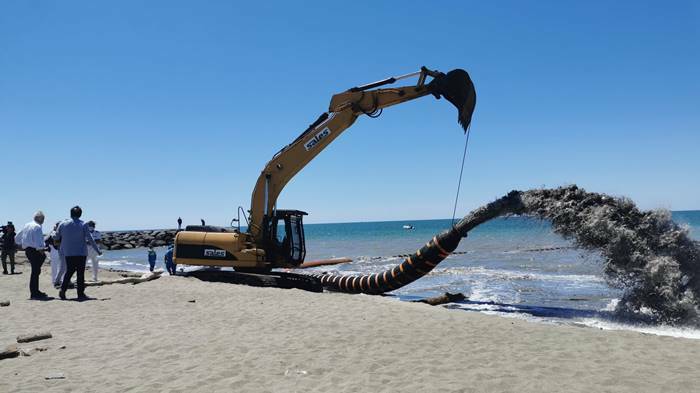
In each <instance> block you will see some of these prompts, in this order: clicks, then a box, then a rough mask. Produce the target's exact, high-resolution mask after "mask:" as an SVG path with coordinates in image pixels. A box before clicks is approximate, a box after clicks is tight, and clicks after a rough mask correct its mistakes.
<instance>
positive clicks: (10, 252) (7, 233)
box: [0, 221, 17, 274]
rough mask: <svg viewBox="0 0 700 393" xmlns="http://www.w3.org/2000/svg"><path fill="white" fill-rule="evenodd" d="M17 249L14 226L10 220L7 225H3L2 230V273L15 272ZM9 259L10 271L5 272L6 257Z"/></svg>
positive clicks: (0, 256) (0, 254)
mask: <svg viewBox="0 0 700 393" xmlns="http://www.w3.org/2000/svg"><path fill="white" fill-rule="evenodd" d="M16 251H17V245H15V226H14V225H13V224H12V221H9V222H8V223H7V225H5V226H4V228H3V231H2V252H0V258H1V259H2V274H15V252H16ZM8 258H9V259H10V272H11V273H7V259H8Z"/></svg>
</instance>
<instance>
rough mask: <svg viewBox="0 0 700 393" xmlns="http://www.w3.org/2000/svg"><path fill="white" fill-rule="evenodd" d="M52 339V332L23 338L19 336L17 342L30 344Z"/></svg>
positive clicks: (23, 336)
mask: <svg viewBox="0 0 700 393" xmlns="http://www.w3.org/2000/svg"><path fill="white" fill-rule="evenodd" d="M51 337H53V336H52V335H51V332H41V333H34V334H24V335H21V336H17V342H18V343H29V342H32V341H39V340H46V339H48V338H51Z"/></svg>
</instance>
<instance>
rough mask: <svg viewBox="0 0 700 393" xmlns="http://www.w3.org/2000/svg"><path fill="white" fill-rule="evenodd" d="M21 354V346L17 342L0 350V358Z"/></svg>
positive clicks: (14, 356)
mask: <svg viewBox="0 0 700 393" xmlns="http://www.w3.org/2000/svg"><path fill="white" fill-rule="evenodd" d="M17 356H19V348H17V345H16V344H12V345H10V346H8V347H6V348H5V349H4V350H2V351H0V359H10V358H16V357H17Z"/></svg>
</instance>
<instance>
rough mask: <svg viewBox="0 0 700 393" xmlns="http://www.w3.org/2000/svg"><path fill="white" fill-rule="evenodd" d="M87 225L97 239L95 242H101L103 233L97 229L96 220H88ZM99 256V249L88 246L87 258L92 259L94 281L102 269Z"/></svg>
mask: <svg viewBox="0 0 700 393" xmlns="http://www.w3.org/2000/svg"><path fill="white" fill-rule="evenodd" d="M87 226H88V229H89V230H90V234H92V238H93V239H94V240H95V242H99V241H100V239H102V234H101V233H100V231H98V230H96V229H95V221H88V222H87ZM97 257H98V255H97V251H95V250H94V249H93V248H92V247H88V256H87V260H88V261H92V281H97V271H98V270H99V269H100V262H99V261H98V259H97Z"/></svg>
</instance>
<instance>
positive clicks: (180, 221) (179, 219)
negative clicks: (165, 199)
mask: <svg viewBox="0 0 700 393" xmlns="http://www.w3.org/2000/svg"><path fill="white" fill-rule="evenodd" d="M177 230H178V231H181V230H182V217H178V218H177Z"/></svg>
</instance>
